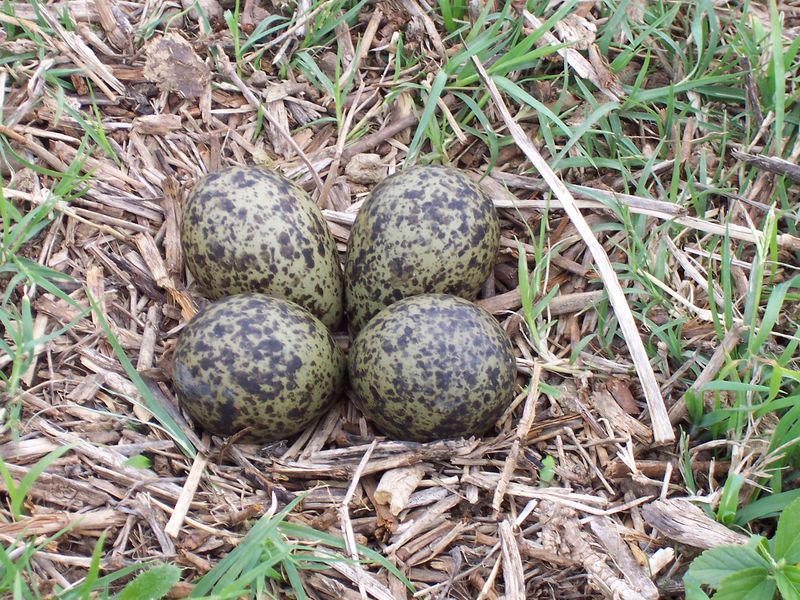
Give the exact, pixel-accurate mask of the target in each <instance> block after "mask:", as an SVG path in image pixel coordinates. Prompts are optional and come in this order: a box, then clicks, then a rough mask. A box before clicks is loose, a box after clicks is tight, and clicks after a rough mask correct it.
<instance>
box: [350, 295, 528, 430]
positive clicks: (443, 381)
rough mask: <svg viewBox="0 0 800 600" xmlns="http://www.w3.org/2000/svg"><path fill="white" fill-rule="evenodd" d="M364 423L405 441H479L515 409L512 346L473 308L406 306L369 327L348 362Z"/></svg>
mask: <svg viewBox="0 0 800 600" xmlns="http://www.w3.org/2000/svg"><path fill="white" fill-rule="evenodd" d="M348 372H349V377H350V385H351V387H352V390H353V393H354V396H355V400H356V403H357V405H358V406H359V408H360V409H361V410H362V412H363V413H364V415H365V416H366V417H367V418H368V419H370V420H371V421H372V422H374V423H375V425H377V427H378V429H380V430H381V431H383V432H385V433H386V434H388V435H390V436H391V437H393V438H396V439H400V440H413V441H432V440H438V439H447V438H455V437H467V436H471V435H478V434H481V433H483V432H484V431H485V430H486V429H488V428H489V427H490V426H491V425H492V424H493V423H494V422H495V421H496V420H497V419H498V418H499V417H500V416H501V415H502V414H503V412H504V411H505V410H506V409H507V408H508V407H509V406H510V404H511V402H512V401H513V399H514V392H515V386H516V361H515V357H514V353H513V351H512V345H511V341H510V340H509V338H508V335H507V334H506V333H505V331H504V330H503V328H502V327H500V324H499V323H498V322H497V321H496V320H495V319H494V318H493V317H492V316H491V315H490V314H489V313H487V312H486V311H484V310H483V309H482V308H480V307H478V306H477V305H475V304H473V303H472V302H470V301H468V300H464V299H463V298H459V297H456V296H452V295H447V294H425V295H420V296H414V297H410V298H405V299H403V300H400V301H398V302H395V303H394V304H392V305H390V306H389V307H387V308H385V309H384V310H382V311H381V312H380V313H378V315H377V316H375V317H374V318H373V319H371V320H370V321H369V323H367V324H366V325H365V326H364V328H363V329H362V330H361V332H360V333H359V334H358V337H356V339H355V341H354V342H353V345H352V348H351V349H350V354H349V356H348Z"/></svg>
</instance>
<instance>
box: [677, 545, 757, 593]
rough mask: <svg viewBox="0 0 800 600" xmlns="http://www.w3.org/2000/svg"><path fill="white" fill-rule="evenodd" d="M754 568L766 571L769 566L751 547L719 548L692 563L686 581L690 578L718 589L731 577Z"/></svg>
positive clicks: (711, 550)
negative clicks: (724, 580) (723, 581)
mask: <svg viewBox="0 0 800 600" xmlns="http://www.w3.org/2000/svg"><path fill="white" fill-rule="evenodd" d="M753 567H760V568H762V569H766V568H768V567H769V564H768V563H767V561H766V560H764V559H763V558H761V557H760V556H759V555H758V554H756V552H755V550H754V549H753V548H751V547H750V546H749V545H748V546H717V547H716V548H711V549H710V550H706V551H705V552H703V553H702V554H701V555H700V556H698V557H697V558H696V559H694V561H692V565H691V566H690V567H689V570H688V571H687V572H686V575H685V576H684V580H685V579H687V578H688V579H689V580H690V581H697V582H699V583H700V584H704V585H710V586H711V587H713V588H718V587H719V586H720V584H721V583H722V580H723V579H725V578H726V577H728V576H729V575H732V574H734V573H738V572H739V571H743V570H745V569H750V568H753Z"/></svg>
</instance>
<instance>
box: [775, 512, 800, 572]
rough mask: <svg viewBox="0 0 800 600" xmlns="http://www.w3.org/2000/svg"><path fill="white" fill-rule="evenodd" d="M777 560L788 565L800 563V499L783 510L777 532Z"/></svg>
mask: <svg viewBox="0 0 800 600" xmlns="http://www.w3.org/2000/svg"><path fill="white" fill-rule="evenodd" d="M773 552H774V554H775V558H776V559H778V560H780V559H781V558H784V559H786V562H788V563H796V562H800V498H798V499H797V500H795V501H794V502H792V503H791V504H790V505H789V506H787V507H786V508H785V509H783V514H781V517H780V519H778V530H777V531H776V532H775V548H774V550H773Z"/></svg>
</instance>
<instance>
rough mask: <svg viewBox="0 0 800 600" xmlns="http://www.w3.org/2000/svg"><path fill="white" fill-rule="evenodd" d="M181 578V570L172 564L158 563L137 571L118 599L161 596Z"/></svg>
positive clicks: (134, 599)
mask: <svg viewBox="0 0 800 600" xmlns="http://www.w3.org/2000/svg"><path fill="white" fill-rule="evenodd" d="M180 578H181V570H180V569H179V568H178V567H176V566H174V565H159V566H157V567H153V568H152V569H148V570H147V571H145V572H143V573H139V575H137V576H136V579H134V580H133V581H131V582H130V583H129V584H128V585H126V586H125V589H123V590H122V592H120V594H119V598H118V600H137V599H139V598H148V599H152V600H156V599H158V598H163V597H164V596H165V595H166V593H167V592H169V591H170V590H171V589H172V586H174V585H175V584H176V583H178V581H179V580H180Z"/></svg>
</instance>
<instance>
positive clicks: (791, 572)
mask: <svg viewBox="0 0 800 600" xmlns="http://www.w3.org/2000/svg"><path fill="white" fill-rule="evenodd" d="M775 581H776V583H777V584H778V589H779V590H780V592H781V596H782V597H783V600H800V567H793V566H789V567H785V568H783V569H781V570H780V571H778V572H777V573H775Z"/></svg>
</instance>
